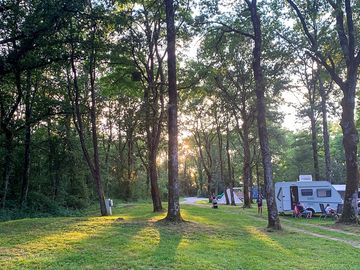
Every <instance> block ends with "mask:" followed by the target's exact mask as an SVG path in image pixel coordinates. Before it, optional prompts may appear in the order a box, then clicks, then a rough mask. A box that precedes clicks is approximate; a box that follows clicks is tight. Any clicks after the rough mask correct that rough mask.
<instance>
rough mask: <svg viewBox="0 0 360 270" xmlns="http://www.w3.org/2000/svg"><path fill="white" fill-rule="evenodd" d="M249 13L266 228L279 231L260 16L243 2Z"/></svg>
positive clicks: (254, 8)
mask: <svg viewBox="0 0 360 270" xmlns="http://www.w3.org/2000/svg"><path fill="white" fill-rule="evenodd" d="M245 1H246V3H247V4H248V7H249V9H250V13H251V21H252V25H253V31H254V48H253V58H254V59H253V71H254V78H255V89H256V91H255V92H256V98H257V100H256V108H257V124H258V132H259V140H260V148H261V155H262V163H263V167H264V182H265V191H266V202H267V207H268V228H271V229H275V230H280V229H281V225H280V219H279V216H278V211H277V207H276V201H275V190H274V184H273V179H272V164H271V153H270V148H269V139H268V131H267V127H266V104H265V81H264V76H263V72H262V66H261V52H262V51H261V50H262V44H261V43H262V34H261V22H260V16H259V14H258V12H257V4H256V0H252V1H251V2H250V0H245Z"/></svg>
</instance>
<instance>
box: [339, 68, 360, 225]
mask: <svg viewBox="0 0 360 270" xmlns="http://www.w3.org/2000/svg"><path fill="white" fill-rule="evenodd" d="M356 79H357V76H356V72H354V73H350V75H349V77H348V80H347V82H346V84H345V86H346V88H345V89H342V91H343V93H344V97H343V99H342V101H341V106H342V110H343V112H342V115H341V123H340V124H341V128H342V131H343V136H344V137H343V145H344V149H345V161H346V190H345V199H344V209H343V213H342V215H341V218H340V222H344V223H354V222H357V198H358V181H359V175H358V166H357V144H358V142H359V137H358V132H357V130H356V126H355V121H354V110H355V91H356Z"/></svg>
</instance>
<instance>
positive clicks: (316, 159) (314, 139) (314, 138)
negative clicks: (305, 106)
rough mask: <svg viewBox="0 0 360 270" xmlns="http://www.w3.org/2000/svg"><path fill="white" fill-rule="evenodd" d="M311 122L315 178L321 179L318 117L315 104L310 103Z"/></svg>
mask: <svg viewBox="0 0 360 270" xmlns="http://www.w3.org/2000/svg"><path fill="white" fill-rule="evenodd" d="M310 106H311V108H310V115H309V118H310V123H311V146H312V152H313V162H314V172H315V180H320V173H319V156H318V141H317V130H316V119H315V112H314V104H313V103H312V104H310Z"/></svg>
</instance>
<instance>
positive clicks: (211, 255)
mask: <svg viewBox="0 0 360 270" xmlns="http://www.w3.org/2000/svg"><path fill="white" fill-rule="evenodd" d="M151 209H152V206H151V205H150V204H129V205H117V207H116V208H114V215H113V216H111V217H98V216H96V215H97V213H89V216H88V217H79V218H73V217H66V218H61V217H59V218H39V219H23V220H15V221H8V222H3V223H0V269H114V270H115V269H206V270H209V269H237V270H240V269H262V270H264V269H336V270H338V269H354V270H358V269H360V228H359V227H355V226H353V227H341V226H336V225H334V222H333V221H332V220H325V221H324V220H320V219H319V218H314V219H312V220H306V219H293V218H291V217H282V218H281V219H282V224H283V226H284V230H283V231H281V232H269V231H267V230H266V228H265V227H266V224H267V222H266V219H265V215H264V217H259V216H258V215H257V214H256V209H246V210H244V209H241V208H240V207H230V206H220V208H219V209H211V208H210V206H207V205H198V206H192V205H184V206H182V215H183V217H184V218H185V219H186V220H187V221H188V222H185V223H182V224H177V225H169V224H166V223H163V222H159V220H160V219H161V218H163V217H164V216H165V213H164V214H154V213H152V212H151Z"/></svg>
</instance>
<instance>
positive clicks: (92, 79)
mask: <svg viewBox="0 0 360 270" xmlns="http://www.w3.org/2000/svg"><path fill="white" fill-rule="evenodd" d="M94 24H95V23H94ZM93 27H94V29H93V31H94V35H95V32H96V25H94V26H93ZM93 42H94V40H93ZM92 45H93V46H94V44H92ZM89 71H90V94H91V107H90V121H91V133H92V145H93V151H94V152H93V160H94V175H93V177H94V180H95V184H96V191H97V194H98V199H99V205H100V211H101V215H102V216H107V215H109V213H108V212H107V209H106V205H105V195H104V189H103V185H102V180H101V173H100V162H99V147H98V136H97V126H96V97H95V96H96V93H95V48H92V52H91V55H90V70H89Z"/></svg>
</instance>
